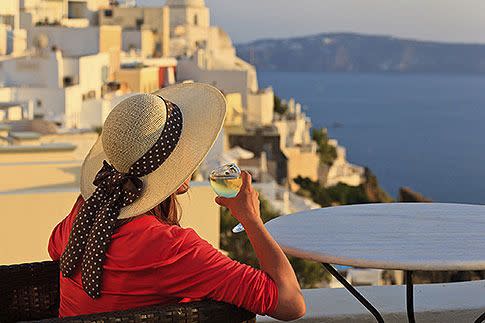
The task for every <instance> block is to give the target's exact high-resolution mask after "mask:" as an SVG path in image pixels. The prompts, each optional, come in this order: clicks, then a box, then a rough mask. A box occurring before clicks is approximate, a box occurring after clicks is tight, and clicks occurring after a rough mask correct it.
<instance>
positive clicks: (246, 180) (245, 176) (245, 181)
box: [241, 170, 252, 191]
mask: <svg viewBox="0 0 485 323" xmlns="http://www.w3.org/2000/svg"><path fill="white" fill-rule="evenodd" d="M241 178H242V185H241V191H243V190H247V189H249V188H250V187H251V182H252V178H251V174H249V172H248V171H245V170H243V171H242V172H241Z"/></svg>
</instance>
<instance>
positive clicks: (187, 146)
mask: <svg viewBox="0 0 485 323" xmlns="http://www.w3.org/2000/svg"><path fill="white" fill-rule="evenodd" d="M153 94H155V95H159V96H161V97H163V98H164V99H167V100H169V101H171V102H173V103H175V104H176V105H177V106H178V107H179V108H180V110H181V111H182V115H183V128H182V134H181V136H180V139H179V142H178V143H177V146H176V147H175V149H174V151H173V152H172V153H171V154H170V156H169V157H168V158H167V160H165V162H164V163H163V164H162V165H161V166H160V167H159V168H157V169H156V170H155V171H153V172H151V173H150V174H148V175H146V176H143V177H141V179H142V180H143V184H144V187H143V192H142V194H141V196H140V197H139V198H138V199H137V200H136V201H135V202H133V203H132V204H130V205H128V206H127V207H124V208H122V209H121V212H120V215H119V217H118V218H119V219H125V218H130V217H133V216H137V215H140V214H143V213H146V212H147V211H149V210H151V209H152V208H153V207H155V206H156V205H158V204H159V203H160V202H162V201H163V200H165V199H166V198H167V197H168V196H170V195H171V194H172V193H174V192H175V191H176V190H177V189H178V188H179V187H180V185H182V183H183V182H184V181H185V180H186V179H187V178H188V177H189V176H191V175H192V174H193V173H194V171H195V170H196V169H197V167H198V166H199V165H200V164H201V162H202V161H203V160H204V158H205V157H206V156H207V153H208V152H209V150H210V149H211V147H212V145H213V144H214V142H215V141H216V139H217V137H218V135H219V132H220V131H221V129H222V125H223V123H224V117H225V115H226V101H225V99H224V96H223V95H222V93H221V92H220V91H219V90H218V89H216V88H215V87H213V86H211V85H208V84H203V83H184V84H177V85H173V86H170V87H166V88H163V89H160V90H158V91H156V92H154V93H153ZM101 138H102V136H100V137H99V138H98V140H97V141H96V143H95V144H94V146H93V147H92V148H91V150H90V151H89V153H88V155H87V156H86V158H85V160H84V163H83V165H82V168H81V194H82V196H83V198H84V199H87V198H89V197H90V196H91V195H92V194H93V193H94V190H95V189H96V187H95V186H94V184H93V180H94V178H95V176H96V174H97V173H98V171H99V170H100V169H101V168H102V166H103V160H107V161H108V162H109V160H108V158H107V156H106V154H105V152H104V150H103V143H102V139H101Z"/></svg>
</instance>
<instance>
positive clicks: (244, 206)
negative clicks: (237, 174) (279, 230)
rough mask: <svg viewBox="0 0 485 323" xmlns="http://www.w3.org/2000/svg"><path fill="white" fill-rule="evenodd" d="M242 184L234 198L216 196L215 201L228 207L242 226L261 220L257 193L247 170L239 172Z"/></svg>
mask: <svg viewBox="0 0 485 323" xmlns="http://www.w3.org/2000/svg"><path fill="white" fill-rule="evenodd" d="M241 179H242V185H241V189H240V190H239V193H238V194H237V195H236V197H234V198H225V197H221V196H218V197H216V203H217V204H219V205H220V206H224V207H226V208H228V209H229V211H230V212H231V214H232V216H233V217H235V218H236V219H237V220H238V221H239V222H241V224H242V225H243V226H244V225H245V224H246V223H249V222H258V221H261V215H260V213H259V198H258V197H259V194H258V192H256V191H255V190H254V188H253V186H252V185H251V175H250V174H249V173H248V172H247V171H242V172H241Z"/></svg>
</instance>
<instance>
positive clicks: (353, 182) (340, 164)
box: [324, 139, 365, 187]
mask: <svg viewBox="0 0 485 323" xmlns="http://www.w3.org/2000/svg"><path fill="white" fill-rule="evenodd" d="M328 143H329V144H330V145H332V146H334V147H335V149H336V151H337V158H336V159H335V160H334V162H333V164H332V166H330V167H329V168H328V169H327V172H326V176H325V178H324V184H325V186H326V187H330V186H334V185H337V184H338V183H343V184H347V185H349V186H359V185H360V184H362V183H363V182H364V180H365V177H364V174H365V169H364V167H362V166H357V165H354V164H351V163H349V162H348V161H347V157H346V149H345V148H344V147H342V146H339V145H338V141H337V140H335V139H330V140H329V141H328Z"/></svg>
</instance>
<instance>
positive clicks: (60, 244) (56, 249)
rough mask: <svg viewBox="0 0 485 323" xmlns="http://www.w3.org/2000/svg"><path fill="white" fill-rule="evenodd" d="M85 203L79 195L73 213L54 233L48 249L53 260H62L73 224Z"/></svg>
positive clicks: (58, 225)
mask: <svg viewBox="0 0 485 323" xmlns="http://www.w3.org/2000/svg"><path fill="white" fill-rule="evenodd" d="M83 203H84V199H83V198H82V196H81V195H79V197H78V198H77V200H76V203H75V204H74V206H73V208H72V210H71V212H70V213H69V214H68V215H67V216H66V217H65V218H64V220H62V221H61V222H60V223H59V224H57V225H56V227H55V228H54V230H53V231H52V233H51V237H50V239H49V246H48V247H47V250H48V252H49V255H50V256H51V258H52V260H54V261H57V260H59V259H60V258H61V255H62V252H63V251H64V248H65V247H66V245H67V241H68V239H69V234H70V233H71V228H72V224H73V222H74V219H75V218H76V215H77V213H78V212H79V209H80V208H81V206H82V205H83Z"/></svg>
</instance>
